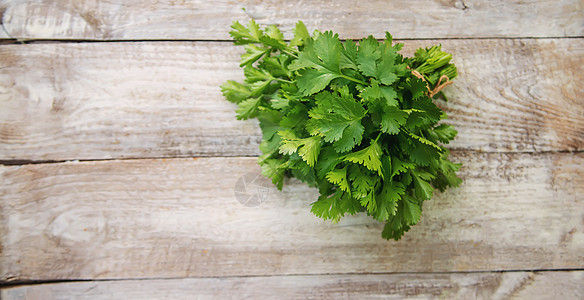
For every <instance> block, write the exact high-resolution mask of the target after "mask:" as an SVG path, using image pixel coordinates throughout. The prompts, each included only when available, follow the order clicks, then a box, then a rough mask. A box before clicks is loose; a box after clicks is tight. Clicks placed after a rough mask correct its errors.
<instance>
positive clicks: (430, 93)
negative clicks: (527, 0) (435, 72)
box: [408, 67, 454, 98]
mask: <svg viewBox="0 0 584 300" xmlns="http://www.w3.org/2000/svg"><path fill="white" fill-rule="evenodd" d="M408 69H410V67H408ZM410 71H411V72H412V75H414V76H416V77H418V78H420V79H422V80H423V81H424V82H425V83H426V88H428V96H430V98H432V97H434V95H436V94H438V93H439V92H440V91H441V90H442V89H443V88H445V87H447V86H449V85H451V84H453V83H454V82H453V81H451V80H450V79H449V78H448V76H446V75H442V76H440V79H438V82H437V83H436V86H435V87H434V88H433V89H430V84H429V82H428V81H426V78H424V76H422V74H420V72H418V71H416V70H412V69H410ZM442 81H444V82H442Z"/></svg>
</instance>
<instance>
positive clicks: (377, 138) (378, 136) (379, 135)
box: [373, 132, 381, 143]
mask: <svg viewBox="0 0 584 300" xmlns="http://www.w3.org/2000/svg"><path fill="white" fill-rule="evenodd" d="M380 137H381V132H380V133H379V134H378V135H377V137H376V138H375V141H373V143H377V140H379V138H380Z"/></svg>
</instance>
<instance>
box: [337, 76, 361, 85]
mask: <svg viewBox="0 0 584 300" xmlns="http://www.w3.org/2000/svg"><path fill="white" fill-rule="evenodd" d="M341 78H345V79H347V80H351V81H353V82H356V83H360V84H363V85H367V82H365V81H361V80H359V79H355V78H353V77H350V76H347V75H343V74H341Z"/></svg>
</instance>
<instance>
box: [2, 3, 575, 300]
mask: <svg viewBox="0 0 584 300" xmlns="http://www.w3.org/2000/svg"><path fill="white" fill-rule="evenodd" d="M0 16H1V21H2V22H1V27H0V164H1V165H0V183H1V184H0V281H1V284H2V286H1V289H0V297H1V298H2V299H149V298H153V299H195V298H202V299H207V298H218V299H225V298H227V299H229V298H236V299H240V298H246V299H263V298H266V299H288V298H301V299H304V298H311V299H320V298H325V299H347V298H354V299H364V298H387V299H404V298H412V299H420V298H444V299H474V298H477V299H507V298H517V299H583V298H584V196H583V195H584V152H583V150H584V84H583V82H584V69H583V65H584V1H583V0H554V1H552V0H537V1H518V0H512V1H503V0H496V1H486V0H483V1H478V0H476V1H474V0H464V1H462V0H442V1H438V0H436V1H420V0H394V1H389V0H388V1H381V0H362V1H355V0H354V1H350V0H338V1H320V0H317V1H284V0H265V1H255V0H246V1H227V0H218V1H189V0H182V1H181V0H176V1H138V0H129V1H105V0H79V1H65V0H53V1H49V0H30V1H24V0H12V1H11V0H0ZM250 18H254V19H255V20H256V21H257V22H258V23H260V24H261V25H268V24H277V25H279V26H280V27H281V28H282V30H283V31H284V32H286V37H287V38H290V32H291V29H292V28H293V26H294V24H295V23H296V22H297V20H303V21H304V23H305V24H306V25H307V27H308V28H309V29H321V30H328V29H332V30H334V31H335V32H338V33H339V34H340V37H341V38H344V39H350V38H361V37H364V36H367V35H369V34H373V35H374V36H376V37H378V38H381V37H383V33H384V31H386V30H388V31H390V32H391V33H392V34H393V35H394V37H395V38H396V39H398V40H400V41H401V42H403V43H405V48H404V50H403V53H405V54H409V55H411V54H412V53H413V52H414V51H415V49H416V48H418V47H425V46H429V45H433V44H437V43H440V44H442V47H443V49H444V50H445V51H448V52H452V53H453V56H454V63H455V64H456V65H457V66H458V68H459V77H458V78H457V79H456V80H455V84H454V85H452V86H450V87H448V88H447V89H446V90H445V93H446V95H447V96H448V98H449V102H448V103H442V104H441V106H442V107H443V109H444V110H445V111H446V112H447V113H448V115H449V117H450V118H449V122H450V123H451V124H453V125H455V126H456V128H457V129H458V131H459V135H458V136H457V138H456V140H455V141H454V142H453V143H452V144H451V145H449V148H450V149H451V151H452V157H453V160H454V161H455V162H461V163H463V167H462V169H461V171H460V175H461V176H462V178H463V179H464V183H463V184H462V186H461V187H460V188H457V189H450V190H448V191H446V192H444V193H437V194H436V196H435V197H434V198H433V199H432V200H431V201H427V202H425V204H424V215H423V216H422V221H421V223H420V224H419V225H417V226H414V227H413V229H412V230H411V231H410V232H408V233H406V235H405V236H404V238H402V239H401V240H400V241H397V242H396V241H386V240H383V239H382V238H381V235H380V231H381V228H382V224H380V223H378V222H376V221H374V220H372V219H371V218H368V217H367V216H364V215H358V216H352V217H346V218H344V219H343V220H342V221H341V222H340V223H338V224H331V223H330V222H325V221H322V220H320V219H318V218H316V217H315V216H313V215H312V214H311V213H310V211H309V210H310V209H309V208H310V203H311V202H313V201H314V200H316V197H317V191H316V190H313V189H309V188H307V187H305V186H304V185H303V184H301V183H299V182H298V181H296V180H288V181H286V183H285V186H284V190H283V191H282V192H280V191H277V190H276V189H275V188H274V187H273V186H272V185H271V184H270V183H269V182H268V181H267V180H265V179H264V178H263V177H261V175H259V174H260V173H259V167H258V166H257V162H256V158H257V156H258V155H259V150H258V145H259V142H260V141H261V135H260V129H259V127H258V123H257V122H256V121H255V120H248V121H238V120H236V119H235V105H234V104H232V103H229V102H227V101H225V99H224V98H223V96H222V95H221V92H220V89H219V85H220V84H221V83H223V82H224V81H226V80H228V79H234V80H240V79H242V78H243V74H242V70H241V69H240V68H239V67H238V60H239V55H240V54H241V53H242V49H240V47H236V46H234V45H233V44H232V43H231V41H230V40H229V36H228V31H229V25H230V24H231V22H232V21H233V20H239V21H241V22H247V20H249V19H250ZM258 175H259V176H258ZM251 179H253V180H254V181H253V182H252V183H249V180H251ZM246 180H247V181H248V182H247V183H248V185H247V186H243V181H246ZM246 188H247V189H246ZM260 192H261V193H260ZM258 193H260V194H258ZM242 196H246V197H247V196H250V197H254V196H255V198H254V199H255V200H257V201H256V202H253V203H252V202H245V201H242V199H247V198H243V197H242Z"/></svg>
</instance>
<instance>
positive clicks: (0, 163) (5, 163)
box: [0, 149, 584, 166]
mask: <svg viewBox="0 0 584 300" xmlns="http://www.w3.org/2000/svg"><path fill="white" fill-rule="evenodd" d="M456 152H476V153H491V154H501V155H508V154H532V155H537V154H555V153H558V154H561V153H566V154H578V153H582V152H584V150H574V151H572V150H555V151H552V150H546V151H538V152H528V151H480V150H460V149H455V150H450V153H456ZM211 157H213V158H220V157H225V158H248V157H256V158H257V157H259V156H257V155H207V156H180V155H178V156H158V157H121V158H97V159H71V160H18V159H16V160H0V166H26V165H47V164H61V163H72V162H81V163H84V162H87V163H90V162H101V161H115V160H119V161H124V160H159V159H164V160H169V159H185V158H187V159H188V158H191V159H199V158H211Z"/></svg>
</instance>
